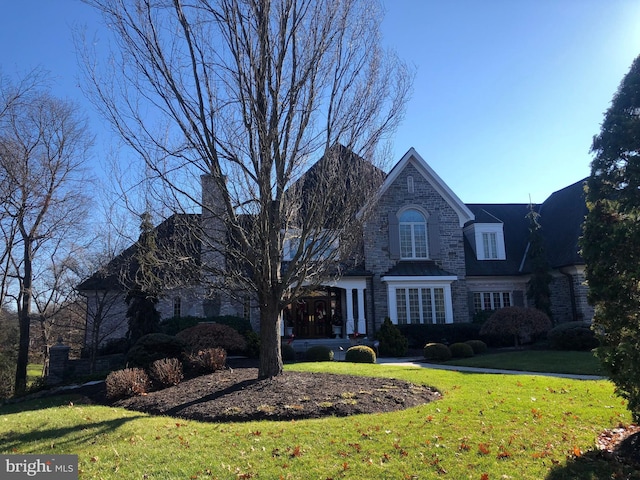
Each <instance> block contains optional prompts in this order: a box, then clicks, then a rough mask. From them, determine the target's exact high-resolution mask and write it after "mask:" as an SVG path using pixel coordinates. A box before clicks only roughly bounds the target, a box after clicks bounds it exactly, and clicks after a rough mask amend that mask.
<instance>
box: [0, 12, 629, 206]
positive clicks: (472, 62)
mask: <svg viewBox="0 0 640 480" xmlns="http://www.w3.org/2000/svg"><path fill="white" fill-rule="evenodd" d="M386 5H387V7H386V8H387V15H386V17H385V20H384V23H383V33H384V43H385V45H387V46H388V47H390V48H393V49H395V50H396V51H397V52H398V53H399V55H400V56H401V57H402V58H403V59H405V60H406V61H407V62H408V63H410V64H412V65H414V66H415V67H416V72H417V73H416V78H415V83H414V93H413V97H412V99H411V101H410V103H409V105H408V108H407V115H406V118H405V120H404V122H403V124H402V125H401V127H400V129H399V130H398V132H397V134H396V136H395V140H394V152H395V157H396V159H399V158H400V157H401V156H402V155H403V154H404V153H405V152H406V151H407V150H408V149H409V148H410V147H415V148H416V150H417V151H418V152H419V153H420V154H421V155H422V156H423V158H424V159H425V160H426V161H427V162H428V163H429V164H430V165H431V166H432V167H433V168H434V170H435V171H436V172H437V173H438V174H439V175H440V176H441V177H442V179H443V180H444V181H445V182H446V183H447V184H448V185H449V186H450V187H451V188H452V190H453V191H454V192H456V193H457V194H458V196H459V197H460V198H461V199H462V201H464V202H467V203H506V202H509V203H526V202H528V201H529V196H531V199H532V201H533V202H534V203H540V202H542V201H544V199H545V198H546V197H547V196H548V195H550V194H551V193H552V192H554V191H556V190H558V189H560V188H563V187H565V186H567V185H569V184H571V183H574V182H576V181H578V180H580V179H581V178H583V177H586V176H587V175H588V174H589V162H590V160H591V155H590V153H589V148H590V145H591V140H592V138H593V136H594V135H595V134H597V133H598V131H599V129H600V124H601V122H602V119H603V113H604V112H605V110H606V109H607V108H608V106H609V104H610V101H611V98H612V96H613V94H614V92H615V91H616V89H617V87H618V85H619V83H620V81H621V80H622V77H623V76H624V75H625V74H626V72H627V71H628V69H629V66H630V65H631V62H632V61H633V59H634V58H635V57H636V56H637V55H638V54H640V1H638V0H438V1H435V0H424V1H421V0H386ZM0 6H1V11H2V15H1V16H0V45H1V46H2V47H1V50H0V51H1V53H0V69H1V70H2V72H3V73H4V74H8V75H13V74H15V73H24V72H26V71H28V70H29V69H31V68H33V67H36V66H42V67H43V68H45V69H47V70H49V71H50V72H51V74H52V75H53V77H54V80H55V89H54V91H55V93H56V94H57V95H60V96H64V97H68V98H73V99H75V100H77V101H78V102H81V103H82V104H83V105H86V108H87V113H88V114H89V115H90V117H91V120H92V128H93V129H94V131H95V132H96V134H98V135H100V132H101V128H103V126H102V124H101V121H100V120H99V119H98V118H97V117H96V116H95V115H94V114H93V113H92V112H91V110H90V109H91V106H90V105H89V104H88V103H87V102H86V101H85V100H84V99H83V97H82V93H81V92H80V89H79V88H78V87H77V82H78V78H77V74H76V71H77V64H76V58H75V53H74V50H73V43H72V40H71V28H72V27H73V26H74V25H78V24H80V25H82V24H86V25H87V28H88V31H89V32H94V31H95V30H97V29H98V28H100V19H99V17H98V16H97V14H96V13H95V12H94V11H93V10H92V9H91V8H89V7H87V6H86V5H84V4H82V3H81V2H80V1H79V0H19V1H17V0H0ZM105 139H106V137H105V136H102V135H101V136H100V137H99V139H98V147H99V148H100V149H103V148H106V146H105V145H104V143H101V142H106V140H105ZM96 156H97V157H99V155H98V154H97V155H96Z"/></svg>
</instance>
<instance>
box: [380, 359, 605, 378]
mask: <svg viewBox="0 0 640 480" xmlns="http://www.w3.org/2000/svg"><path fill="white" fill-rule="evenodd" d="M378 363H379V364H389V365H401V366H405V367H422V368H433V369H436V370H451V371H455V372H470V373H494V374H500V375H538V376H543V377H558V378H570V379H573V380H603V379H605V378H606V377H602V376H598V375H573V374H569V373H544V372H526V371H521V370H502V369H498V368H477V367H461V366H458V365H441V364H437V363H426V362H425V361H424V360H423V359H422V358H420V357H415V358H378Z"/></svg>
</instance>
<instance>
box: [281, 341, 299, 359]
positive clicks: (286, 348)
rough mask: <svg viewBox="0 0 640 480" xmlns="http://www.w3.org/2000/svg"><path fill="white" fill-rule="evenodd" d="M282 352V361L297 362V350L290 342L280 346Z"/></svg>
mask: <svg viewBox="0 0 640 480" xmlns="http://www.w3.org/2000/svg"><path fill="white" fill-rule="evenodd" d="M280 352H281V354H282V361H283V362H285V363H287V362H295V361H296V351H295V350H294V349H293V347H292V346H291V345H289V344H288V343H283V344H282V346H281V347H280Z"/></svg>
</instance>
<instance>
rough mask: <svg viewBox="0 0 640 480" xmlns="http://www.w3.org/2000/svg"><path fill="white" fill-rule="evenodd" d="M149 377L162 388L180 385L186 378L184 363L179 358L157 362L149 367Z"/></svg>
mask: <svg viewBox="0 0 640 480" xmlns="http://www.w3.org/2000/svg"><path fill="white" fill-rule="evenodd" d="M149 376H150V377H151V379H152V380H153V381H154V383H155V384H156V385H157V386H159V387H160V388H166V387H171V386H173V385H178V384H179V383H180V382H181V381H182V379H183V378H184V375H183V373H182V363H181V362H180V360H178V359H177V358H162V359H160V360H156V361H155V362H153V363H152V364H151V366H150V367H149Z"/></svg>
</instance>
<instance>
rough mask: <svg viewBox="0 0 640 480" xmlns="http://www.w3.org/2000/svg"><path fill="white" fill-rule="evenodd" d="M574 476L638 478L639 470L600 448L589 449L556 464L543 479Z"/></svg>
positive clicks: (567, 479)
mask: <svg viewBox="0 0 640 480" xmlns="http://www.w3.org/2000/svg"><path fill="white" fill-rule="evenodd" d="M576 478H580V479H585V480H599V479H603V478H616V479H620V480H640V470H638V469H636V468H634V467H633V466H631V465H627V464H624V463H621V462H619V461H618V460H617V459H616V458H615V457H613V456H612V455H611V454H607V453H605V452H602V451H600V450H590V451H588V452H585V453H583V454H582V455H580V456H579V457H572V458H569V459H568V460H567V463H566V465H556V466H555V467H553V468H552V470H551V472H550V473H549V475H547V476H546V477H545V480H574V479H576Z"/></svg>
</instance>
